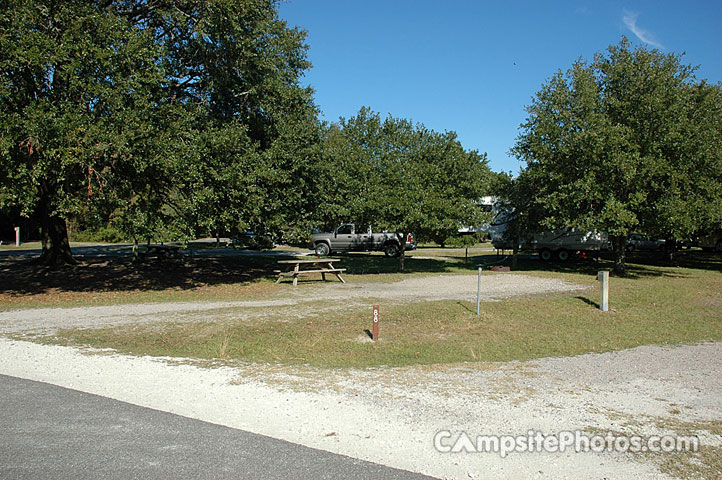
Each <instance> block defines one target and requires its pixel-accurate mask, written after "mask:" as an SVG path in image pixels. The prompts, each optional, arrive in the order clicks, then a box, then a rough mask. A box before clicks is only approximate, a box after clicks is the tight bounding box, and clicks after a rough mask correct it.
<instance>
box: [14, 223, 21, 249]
mask: <svg viewBox="0 0 722 480" xmlns="http://www.w3.org/2000/svg"><path fill="white" fill-rule="evenodd" d="M15 246H16V247H19V246H20V227H15Z"/></svg>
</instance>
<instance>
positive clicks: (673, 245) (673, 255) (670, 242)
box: [664, 238, 678, 267]
mask: <svg viewBox="0 0 722 480" xmlns="http://www.w3.org/2000/svg"><path fill="white" fill-rule="evenodd" d="M677 250H678V248H677V240H675V239H674V238H668V239H667V240H666V241H665V242H664V252H665V253H666V254H667V261H668V262H669V264H670V265H672V266H673V267H676V266H677Z"/></svg>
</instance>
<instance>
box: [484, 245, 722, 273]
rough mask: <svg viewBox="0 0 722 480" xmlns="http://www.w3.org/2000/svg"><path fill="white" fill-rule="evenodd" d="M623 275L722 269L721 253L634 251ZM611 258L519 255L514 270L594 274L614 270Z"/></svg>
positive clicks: (603, 256) (506, 262)
mask: <svg viewBox="0 0 722 480" xmlns="http://www.w3.org/2000/svg"><path fill="white" fill-rule="evenodd" d="M495 257H496V256H495V255H493V256H489V257H484V258H485V259H486V258H488V259H489V260H488V263H487V264H488V265H493V264H494V263H493V261H491V259H492V258H495ZM625 260H626V269H627V273H626V277H627V278H642V277H671V278H684V277H689V275H688V274H686V273H684V272H681V271H679V270H674V271H671V270H669V267H681V268H690V269H697V270H709V271H717V272H722V255H720V254H718V253H711V252H703V251H701V250H685V251H680V252H677V253H676V256H675V260H674V262H670V261H669V259H668V258H666V256H665V255H664V254H661V253H659V252H635V253H634V254H630V255H627V257H626V259H625ZM511 263H512V257H511V256H508V257H507V258H506V259H505V260H504V262H503V263H501V264H502V265H511ZM613 269H614V258H613V257H612V255H611V254H604V255H602V256H601V257H600V258H599V259H596V258H593V257H587V258H586V259H580V258H574V259H570V260H569V261H567V262H558V261H551V262H544V261H541V260H539V257H538V256H536V255H520V256H519V258H518V261H517V267H516V268H515V269H513V270H515V271H530V272H531V271H547V272H561V273H579V274H584V275H596V274H597V272H598V271H600V270H610V271H611V270H613Z"/></svg>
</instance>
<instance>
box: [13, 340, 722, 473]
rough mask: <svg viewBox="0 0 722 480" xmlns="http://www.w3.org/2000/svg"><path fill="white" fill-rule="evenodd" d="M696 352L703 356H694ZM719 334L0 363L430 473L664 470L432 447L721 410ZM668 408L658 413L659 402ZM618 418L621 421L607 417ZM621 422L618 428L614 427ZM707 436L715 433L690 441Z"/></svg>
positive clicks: (69, 356) (611, 459)
mask: <svg viewBox="0 0 722 480" xmlns="http://www.w3.org/2000/svg"><path fill="white" fill-rule="evenodd" d="M699 359H704V361H699ZM721 368H722V343H711V344H702V345H689V346H681V347H659V346H648V347H639V348H635V349H633V350H628V351H623V352H615V353H605V354H591V355H583V356H579V357H573V358H549V359H541V360H535V361H533V362H511V363H502V364H464V365H456V366H444V367H441V366H437V367H429V366H427V367H407V368H398V369H386V368H377V369H370V370H356V371H354V370H352V371H340V370H339V371H333V370H331V371H329V370H319V369H313V368H294V367H281V366H270V365H269V366H265V365H234V366H223V367H217V368H208V367H203V366H199V365H194V364H193V363H192V362H183V361H179V360H178V359H159V358H149V357H131V356H124V355H117V354H112V353H108V352H98V351H89V350H79V349H75V348H70V347H60V346H47V345H38V344H34V343H30V342H24V341H16V340H9V339H4V338H0V373H2V374H5V375H11V376H16V377H21V378H28V379H32V380H38V381H43V382H48V383H52V384H56V385H61V386H64V387H68V388H72V389H76V390H80V391H85V392H89V393H94V394H98V395H102V396H106V397H109V398H115V399H118V400H122V401H125V402H129V403H133V404H136V405H141V406H145V407H150V408H155V409H158V410H162V411H167V412H171V413H176V414H180V415H184V416H187V417H191V418H197V419H201V420H205V421H209V422H212V423H217V424H220V425H225V426H229V427H233V428H241V429H244V430H248V431H251V432H254V433H260V434H263V435H268V436H271V437H274V438H280V439H284V440H288V441H291V442H294V443H299V444H302V445H306V446H309V447H314V448H319V449H323V450H327V451H331V452H334V453H341V454H345V455H349V456H352V457H355V458H361V459H364V460H369V461H373V462H376V463H380V464H384V465H388V466H393V467H397V468H402V469H405V470H411V471H416V472H420V473H425V474H428V475H433V476H437V477H440V478H458V479H461V478H510V479H511V478H539V479H542V478H543V479H547V478H549V479H560V478H569V479H573V478H574V479H576V478H599V479H602V478H637V479H657V478H665V477H664V475H661V474H660V472H659V470H658V465H657V463H655V461H654V459H649V458H646V457H631V456H629V455H626V454H618V453H574V452H571V451H567V452H564V453H536V452H535V453H512V454H510V455H509V456H507V457H505V458H502V457H501V456H500V455H498V454H495V453H457V454H452V453H439V452H437V451H436V450H435V449H434V448H433V437H434V435H435V434H436V432H438V431H441V430H450V431H452V432H461V431H465V432H468V434H469V435H470V436H475V435H481V434H498V435H526V434H527V432H528V431H529V430H530V429H532V430H535V431H541V432H544V434H558V433H559V432H562V431H570V430H584V431H592V432H594V431H600V430H603V431H620V429H621V430H622V431H624V428H625V427H624V426H623V424H624V421H623V420H624V419H637V420H640V421H644V422H646V424H648V425H650V426H648V427H646V428H648V431H647V433H648V434H652V433H657V434H658V433H659V431H658V429H655V428H654V427H652V426H651V425H654V422H653V420H655V419H658V420H667V421H670V420H674V421H676V422H682V421H683V422H697V423H699V422H702V423H704V422H707V421H713V420H718V419H720V418H721V416H720V415H721V414H722V405H721V402H722V401H721V400H720V397H719V395H718V392H719V391H720V389H722V379H721V378H720V375H719V373H718V372H719V371H720V369H721ZM672 405H674V406H677V407H678V409H679V410H680V413H676V414H672V413H670V409H671V408H672V407H671V406H672ZM620 419H622V420H620ZM627 432H629V430H627ZM702 442H703V444H704V445H708V446H713V447H719V446H720V443H721V441H720V439H719V438H718V437H717V438H715V437H713V436H704V437H703V438H702Z"/></svg>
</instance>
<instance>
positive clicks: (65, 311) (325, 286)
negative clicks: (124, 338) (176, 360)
mask: <svg viewBox="0 0 722 480" xmlns="http://www.w3.org/2000/svg"><path fill="white" fill-rule="evenodd" d="M584 288H588V287H586V286H583V285H575V284H571V283H568V282H565V281H563V280H559V279H554V278H544V277H534V276H530V275H517V274H504V273H493V274H490V273H487V274H485V275H484V276H483V277H482V301H495V300H499V299H502V298H507V297H511V296H517V295H531V294H540V293H551V292H563V291H571V290H579V289H584ZM476 291H477V276H476V275H433V276H428V277H411V278H408V279H405V280H402V281H398V282H391V283H374V282H369V283H346V284H341V283H338V282H326V283H320V282H312V283H311V282H304V283H302V284H300V285H299V286H298V287H296V288H294V287H291V286H290V285H288V289H287V290H284V291H283V293H282V294H281V295H282V297H281V296H280V295H279V296H278V298H271V299H268V300H253V301H238V302H176V303H149V304H126V305H112V306H99V307H77V308H43V309H28V310H13V311H8V312H0V333H2V332H5V333H30V332H32V333H52V332H53V331H55V330H57V329H58V328H102V327H110V326H118V325H124V324H134V323H152V322H162V321H174V322H177V321H196V320H203V321H205V320H208V318H209V317H210V316H213V317H214V318H223V317H232V318H234V319H254V318H283V317H289V316H292V317H296V316H303V315H305V314H307V313H308V312H309V311H310V310H313V309H315V308H316V307H313V306H311V304H312V303H313V302H316V301H319V300H322V301H331V302H342V303H343V304H344V305H346V306H349V305H355V304H362V303H363V302H362V300H364V299H367V300H371V301H385V302H387V303H388V302H392V303H398V302H416V301H423V300H466V301H476ZM368 303H369V302H368V301H366V302H365V304H368Z"/></svg>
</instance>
